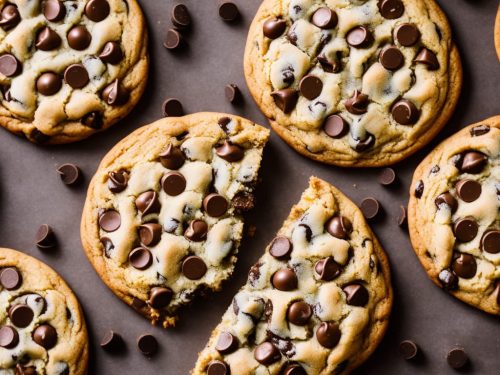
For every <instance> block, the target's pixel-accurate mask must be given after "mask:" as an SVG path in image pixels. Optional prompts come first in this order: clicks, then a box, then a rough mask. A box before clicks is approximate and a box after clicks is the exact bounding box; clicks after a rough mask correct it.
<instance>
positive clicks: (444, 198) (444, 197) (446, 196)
mask: <svg viewBox="0 0 500 375" xmlns="http://www.w3.org/2000/svg"><path fill="white" fill-rule="evenodd" d="M434 203H435V204H436V207H437V208H438V209H439V207H440V206H441V205H442V204H445V205H447V206H448V207H449V208H450V210H451V212H452V213H453V212H455V211H456V210H457V208H458V202H457V200H456V199H455V197H454V196H453V195H451V194H450V192H448V191H447V192H445V193H442V194H440V195H438V197H437V198H436V199H435V200H434Z"/></svg>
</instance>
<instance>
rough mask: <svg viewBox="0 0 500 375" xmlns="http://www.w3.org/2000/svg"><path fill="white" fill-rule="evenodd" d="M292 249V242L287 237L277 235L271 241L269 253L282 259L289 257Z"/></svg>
mask: <svg viewBox="0 0 500 375" xmlns="http://www.w3.org/2000/svg"><path fill="white" fill-rule="evenodd" d="M292 250H293V244H292V242H291V241H290V240H289V239H288V238H287V237H284V236H278V237H276V238H275V239H274V240H273V242H272V243H271V247H270V248H269V254H271V255H272V256H273V257H275V258H276V259H280V260H284V259H288V258H290V254H291V253H292Z"/></svg>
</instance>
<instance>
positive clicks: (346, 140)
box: [244, 0, 462, 167]
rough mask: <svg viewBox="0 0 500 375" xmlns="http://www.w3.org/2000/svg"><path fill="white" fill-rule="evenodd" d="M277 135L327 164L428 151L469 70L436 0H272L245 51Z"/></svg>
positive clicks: (254, 89) (392, 159) (387, 160)
mask: <svg viewBox="0 0 500 375" xmlns="http://www.w3.org/2000/svg"><path fill="white" fill-rule="evenodd" d="M244 61H245V62H244V65H245V76H246V79H247V83H248V86H249V88H250V91H251V93H252V95H253V97H254V99H255V101H256V102H257V104H258V105H259V107H260V109H261V110H262V112H263V113H264V114H265V115H266V117H268V119H269V121H270V123H271V125H272V127H273V129H274V130H275V131H276V132H277V133H278V134H279V135H280V137H281V138H283V139H284V140H285V141H286V142H287V143H288V144H289V145H290V146H291V147H293V148H294V149H295V150H296V151H298V152H300V153H301V154H303V155H305V156H307V157H309V158H311V159H314V160H317V161H321V162H324V163H328V164H335V165H339V166H350V167H366V166H368V167H375V166H384V165H390V164H394V163H396V162H398V161H400V160H402V159H404V158H405V157H407V156H409V155H410V154H412V153H413V152H415V151H417V150H418V149H420V148H421V147H423V146H424V145H425V144H427V143H428V142H429V141H430V140H431V139H432V138H433V137H434V136H435V135H436V134H437V133H438V132H439V131H440V130H441V129H442V128H443V126H444V125H445V123H446V122H447V121H448V119H449V117H450V116H451V114H452V112H453V110H454V107H455V105H456V103H457V100H458V96H459V93H460V90H461V84H462V67H461V63H460V58H459V54H458V51H457V48H456V47H455V45H454V43H453V42H452V38H451V32H450V27H449V24H448V21H447V19H446V16H445V15H444V14H443V12H442V11H441V9H440V8H439V7H438V5H437V4H436V3H435V2H434V0H417V1H415V0H383V1H379V0H367V1H335V2H333V1H322V0H285V1H283V0H265V1H264V2H263V3H262V5H261V7H260V8H259V10H258V12H257V15H256V16H255V19H254V21H253V23H252V25H251V28H250V31H249V35H248V41H247V45H246V51H245V60H244Z"/></svg>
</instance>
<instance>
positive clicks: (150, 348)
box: [137, 334, 158, 357]
mask: <svg viewBox="0 0 500 375" xmlns="http://www.w3.org/2000/svg"><path fill="white" fill-rule="evenodd" d="M137 348H138V349H139V351H140V352H141V353H142V354H144V355H145V356H147V357H151V356H153V355H155V354H156V352H157V351H158V341H157V340H156V338H155V337H154V336H153V335H149V334H144V335H141V336H139V338H138V339H137Z"/></svg>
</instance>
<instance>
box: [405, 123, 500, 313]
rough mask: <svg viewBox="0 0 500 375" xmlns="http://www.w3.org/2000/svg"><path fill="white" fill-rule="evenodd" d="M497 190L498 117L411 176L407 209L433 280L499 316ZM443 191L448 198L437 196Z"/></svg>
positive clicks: (439, 151) (440, 150) (465, 133)
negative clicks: (465, 183)
mask: <svg viewBox="0 0 500 375" xmlns="http://www.w3.org/2000/svg"><path fill="white" fill-rule="evenodd" d="M470 152H473V154H469V156H468V157H466V155H467V154H468V153H470ZM470 155H473V156H474V157H471V156H470ZM472 162H474V163H472ZM471 166H472V167H471ZM467 180H468V183H469V186H470V187H469V188H467V186H466V185H464V183H463V181H467ZM461 181H462V182H461ZM471 181H472V183H471ZM474 187H475V188H474ZM499 191H500V116H497V117H493V118H490V119H487V120H484V121H481V122H479V123H477V124H474V125H471V126H468V127H466V128H464V129H462V130H461V131H459V132H458V133H457V134H455V135H453V136H452V137H450V138H448V139H447V140H445V141H444V142H443V143H441V144H440V145H439V146H438V147H437V148H436V149H435V150H434V151H432V152H431V153H430V154H429V155H428V156H427V157H426V158H425V159H424V161H423V162H422V163H421V164H420V165H419V166H418V168H417V170H416V171H415V174H414V177H413V182H412V187H411V191H410V194H411V198H410V202H409V212H408V220H409V228H410V235H411V242H412V244H413V248H414V249H415V252H416V253H417V255H418V257H419V259H420V262H421V263H422V265H423V266H424V268H425V270H426V271H427V273H428V275H429V276H430V278H431V279H432V280H433V281H434V283H436V284H437V285H438V286H440V287H443V288H445V289H447V290H449V291H450V293H451V294H452V295H453V296H455V297H457V298H458V299H460V300H462V301H464V302H466V303H468V304H470V305H472V306H474V307H476V308H478V309H481V310H484V311H486V312H488V313H491V314H495V315H500V241H499V240H498V239H499V235H500V214H499V210H500V197H499ZM443 194H445V197H446V198H445V199H438V198H437V197H439V196H441V197H443ZM443 201H444V202H443ZM464 218H465V219H466V220H469V224H468V225H466V226H463V223H464V221H463V219H464ZM461 220H462V226H460V225H459V224H457V223H459V222H460V221H461ZM495 232H496V237H495V235H494V233H495ZM487 236H490V237H489V240H485V238H487ZM464 237H465V238H464ZM495 238H496V240H495ZM486 243H489V245H486Z"/></svg>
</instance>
